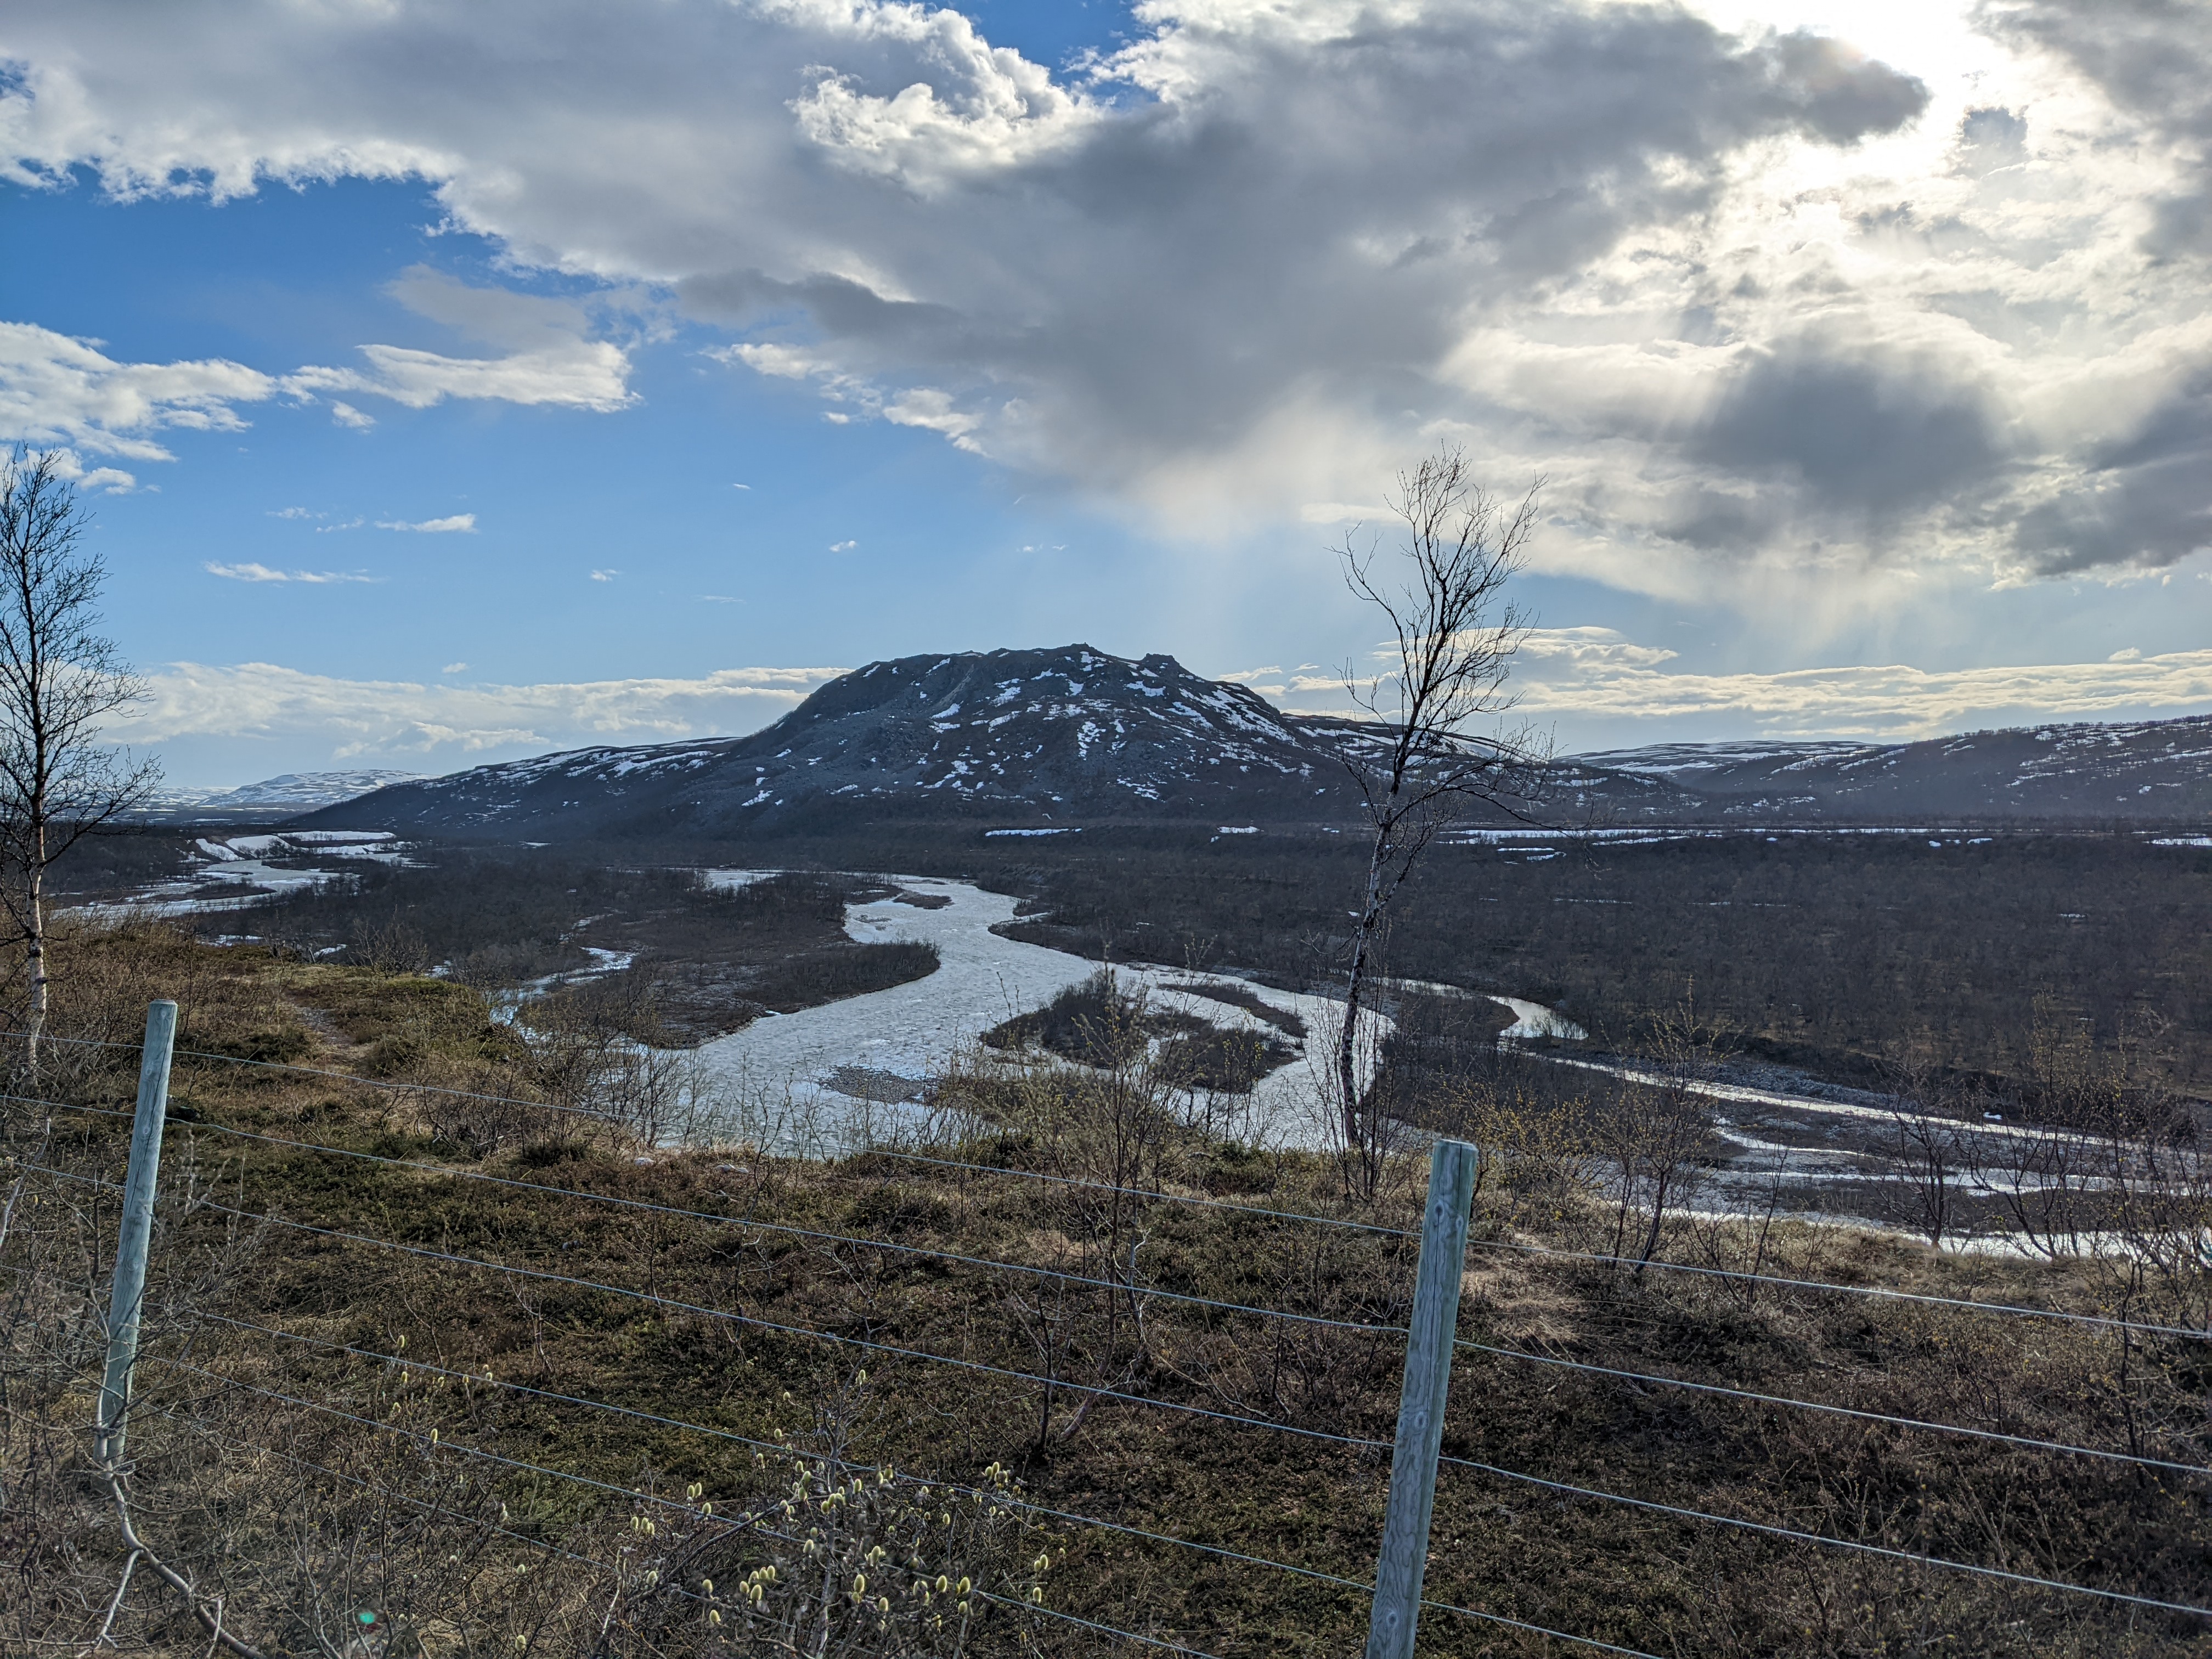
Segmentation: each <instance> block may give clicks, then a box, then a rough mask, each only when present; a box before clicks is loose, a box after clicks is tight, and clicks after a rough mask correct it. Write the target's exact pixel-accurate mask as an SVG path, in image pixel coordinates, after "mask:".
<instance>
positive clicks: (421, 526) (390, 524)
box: [376, 513, 477, 536]
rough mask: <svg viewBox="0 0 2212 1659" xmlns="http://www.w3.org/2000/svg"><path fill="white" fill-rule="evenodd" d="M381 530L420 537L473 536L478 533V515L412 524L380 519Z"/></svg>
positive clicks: (460, 515)
mask: <svg viewBox="0 0 2212 1659" xmlns="http://www.w3.org/2000/svg"><path fill="white" fill-rule="evenodd" d="M376 527H377V528H378V529H379V530H405V531H412V532H414V533H415V534H416V535H418V536H473V535H475V534H476V531H477V515H476V514H475V513H454V514H453V515H452V516H451V517H450V518H444V519H418V520H416V521H415V522H414V523H412V524H410V523H409V522H408V521H407V520H404V519H379V520H377V521H376Z"/></svg>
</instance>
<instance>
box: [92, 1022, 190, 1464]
mask: <svg viewBox="0 0 2212 1659" xmlns="http://www.w3.org/2000/svg"><path fill="white" fill-rule="evenodd" d="M176 1041H177V1005H176V1004H175V1003H173V1002H154V1003H149V1004H148V1005H147V1006H146V1047H145V1049H144V1051H143V1058H142V1059H141V1060H139V1063H138V1110H137V1115H136V1116H135V1117H134V1118H133V1119H132V1120H131V1168H130V1171H129V1173H128V1174H126V1175H125V1176H124V1178H123V1225H122V1228H121V1230H120V1231H118V1234H117V1236H116V1241H115V1283H114V1285H113V1286H112V1288H111V1289H110V1291H109V1292H108V1297H107V1370H106V1376H104V1378H103V1379H102V1381H101V1383H100V1432H99V1435H98V1438H97V1447H98V1451H99V1456H100V1462H102V1463H104V1464H106V1465H107V1466H108V1467H110V1468H113V1467H114V1465H115V1464H116V1463H117V1462H119V1461H121V1459H122V1456H123V1431H124V1413H125V1412H126V1411H127V1410H129V1408H130V1405H131V1366H132V1365H133V1364H134V1363H136V1361H137V1358H138V1326H139V1318H140V1315H141V1314H142V1313H143V1311H144V1304H145V1300H146V1249H147V1245H148V1243H149V1241H150V1240H151V1238H152V1237H153V1233H154V1187H155V1177H156V1176H159V1175H160V1173H161V1122H162V1120H163V1119H164V1118H165V1117H167V1115H168V1110H169V1057H170V1054H171V1053H172V1052H173V1049H174V1048H175V1047H176Z"/></svg>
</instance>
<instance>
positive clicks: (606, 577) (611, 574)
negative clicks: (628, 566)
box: [592, 570, 622, 582]
mask: <svg viewBox="0 0 2212 1659" xmlns="http://www.w3.org/2000/svg"><path fill="white" fill-rule="evenodd" d="M621 574H622V572H621V571H619V570H594V571H593V572H592V580H593V581H595V582H611V581H612V580H614V579H615V578H616V577H617V576H619V575H621Z"/></svg>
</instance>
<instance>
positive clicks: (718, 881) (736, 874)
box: [699, 870, 783, 893]
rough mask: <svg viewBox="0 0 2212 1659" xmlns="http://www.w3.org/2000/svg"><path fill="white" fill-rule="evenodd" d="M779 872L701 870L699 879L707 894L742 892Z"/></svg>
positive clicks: (779, 873)
mask: <svg viewBox="0 0 2212 1659" xmlns="http://www.w3.org/2000/svg"><path fill="white" fill-rule="evenodd" d="M782 873H783V872H782V871H781V870H702V871H701V872H699V879H700V881H701V883H702V884H704V885H705V887H706V888H707V889H708V891H709V892H715V893H737V892H742V891H744V890H745V889H746V888H748V887H750V886H751V885H752V884H754V883H755V882H760V881H766V880H767V879H768V878H769V877H770V876H780V875H781V874H782Z"/></svg>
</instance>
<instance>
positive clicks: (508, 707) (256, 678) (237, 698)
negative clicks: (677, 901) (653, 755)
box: [112, 663, 843, 766]
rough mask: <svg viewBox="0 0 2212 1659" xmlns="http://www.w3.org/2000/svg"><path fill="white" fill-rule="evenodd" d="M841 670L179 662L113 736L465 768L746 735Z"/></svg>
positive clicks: (152, 680) (151, 681)
mask: <svg viewBox="0 0 2212 1659" xmlns="http://www.w3.org/2000/svg"><path fill="white" fill-rule="evenodd" d="M460 666H465V665H456V666H455V667H453V668H449V669H447V672H456V671H459V667H460ZM842 672H843V670H842V669H836V668H730V669H723V670H720V671H717V672H714V673H711V674H707V675H702V676H701V677H699V678H695V679H630V680H602V681H594V682H583V683H577V684H538V685H470V686H456V685H437V684H431V685H423V684H415V683H412V682H409V681H402V680H348V679H339V678H332V677H331V676H327V675H321V674H310V673H304V672H302V671H300V670H298V669H293V668H284V667H280V666H277V665H274V664H270V663H241V664H238V665H234V666H230V667H210V666H207V665H202V664H197V663H175V664H172V665H169V666H168V667H167V668H165V669H163V670H161V671H159V672H156V673H153V674H149V675H148V676H147V682H148V687H149V693H150V695H149V698H148V700H147V702H145V703H144V704H143V705H142V706H140V707H139V708H137V709H136V710H135V711H134V712H133V713H132V714H131V716H130V717H129V718H128V719H127V720H122V721H118V723H117V724H116V726H115V728H114V730H113V732H112V736H114V737H115V738H117V739H118V741H122V742H125V743H132V744H163V743H170V742H174V741H177V740H179V739H183V738H257V739H264V740H269V741H272V742H281V743H283V744H286V745H287V746H289V748H291V749H293V750H296V751H302V752H316V751H320V752H324V753H326V754H327V756H328V757H329V758H330V759H331V760H332V761H338V760H360V759H366V758H377V757H383V758H390V759H392V760H394V761H405V762H408V763H410V766H411V765H416V764H420V763H426V762H427V763H437V762H444V763H450V764H453V765H465V764H472V763H476V762H477V761H481V760H484V759H493V758H502V757H507V756H509V755H521V754H530V753H537V752H540V751H543V750H549V749H556V748H573V747H580V746H583V745H586V744H599V743H659V742H670V741H674V740H676V739H678V738H692V737H706V736H712V735H715V734H717V733H724V732H742V731H749V730H750V729H752V728H753V727H755V726H761V725H763V724H765V723H767V722H768V721H769V720H773V719H775V718H776V717H777V716H778V715H780V714H783V713H784V712H785V711H786V710H787V709H788V708H792V707H793V706H795V705H796V704H798V703H799V702H801V701H803V700H804V699H805V696H806V695H807V693H809V692H810V691H811V690H814V689H815V688H816V687H817V686H818V685H820V684H823V682H824V681H827V680H829V679H833V678H836V676H837V675H838V674H840V673H842Z"/></svg>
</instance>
